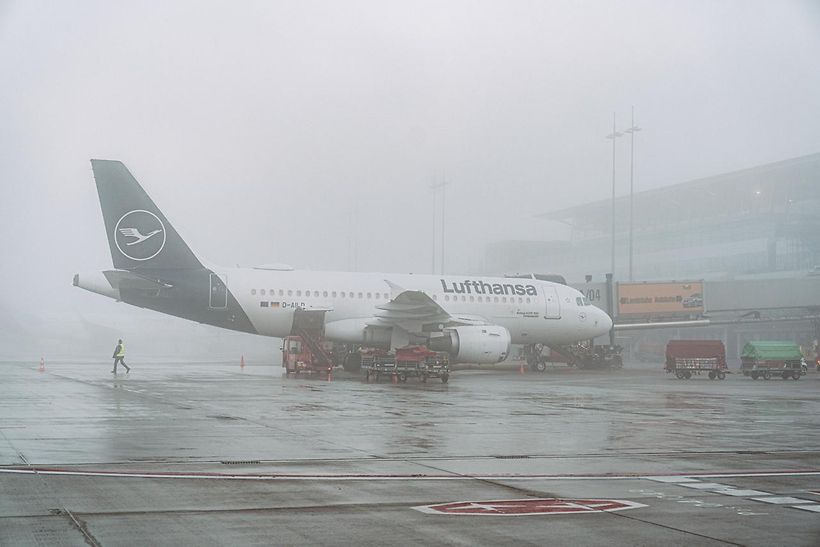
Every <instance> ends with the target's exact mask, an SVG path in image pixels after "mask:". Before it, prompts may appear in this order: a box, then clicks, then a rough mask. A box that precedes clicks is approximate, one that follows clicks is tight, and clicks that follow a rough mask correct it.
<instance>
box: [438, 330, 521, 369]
mask: <svg viewBox="0 0 820 547" xmlns="http://www.w3.org/2000/svg"><path fill="white" fill-rule="evenodd" d="M510 342H511V339H510V332H509V331H508V330H507V329H505V328H504V327H499V326H498V325H489V326H477V327H455V328H452V329H445V330H444V336H437V337H435V338H430V344H429V347H430V349H431V350H433V351H446V352H448V353H449V354H450V357H451V358H452V360H453V362H456V363H478V364H490V363H500V362H501V361H503V360H504V359H506V358H507V355H508V354H509V353H510Z"/></svg>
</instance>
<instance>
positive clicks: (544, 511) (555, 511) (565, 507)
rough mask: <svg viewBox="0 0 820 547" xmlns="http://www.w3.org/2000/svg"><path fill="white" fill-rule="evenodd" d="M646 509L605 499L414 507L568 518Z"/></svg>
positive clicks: (444, 511)
mask: <svg viewBox="0 0 820 547" xmlns="http://www.w3.org/2000/svg"><path fill="white" fill-rule="evenodd" d="M638 507H646V505H644V504H642V503H635V502H633V501H626V500H604V499H559V498H543V499H521V500H490V501H454V502H450V503H438V504H435V505H420V506H418V507H413V509H415V510H417V511H421V512H422V513H429V514H439V515H496V516H523V515H567V514H576V513H603V512H609V511H622V510H624V509H636V508H638Z"/></svg>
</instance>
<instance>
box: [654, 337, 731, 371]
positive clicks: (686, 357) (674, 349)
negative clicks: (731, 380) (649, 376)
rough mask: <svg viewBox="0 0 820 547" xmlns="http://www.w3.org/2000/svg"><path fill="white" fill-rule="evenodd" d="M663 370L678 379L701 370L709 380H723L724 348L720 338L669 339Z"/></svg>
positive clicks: (724, 365) (724, 367)
mask: <svg viewBox="0 0 820 547" xmlns="http://www.w3.org/2000/svg"><path fill="white" fill-rule="evenodd" d="M664 370H666V372H667V373H668V374H674V375H675V376H676V377H677V378H678V379H679V380H683V379H686V380H688V379H689V378H691V377H692V375H693V374H700V373H702V372H707V373H708V374H709V379H710V380H716V379H720V380H725V379H726V370H727V367H726V348H725V347H724V346H723V342H721V341H720V340H670V341H669V342H668V343H667V344H666V366H665V367H664Z"/></svg>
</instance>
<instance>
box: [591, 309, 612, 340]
mask: <svg viewBox="0 0 820 547" xmlns="http://www.w3.org/2000/svg"><path fill="white" fill-rule="evenodd" d="M593 324H594V325H595V336H601V335H602V334H606V333H608V332H609V331H610V329H612V318H610V317H609V315H608V314H607V313H606V312H605V311H604V310H602V309H601V308H595V320H594V321H593Z"/></svg>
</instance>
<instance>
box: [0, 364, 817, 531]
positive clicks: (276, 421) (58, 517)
mask: <svg viewBox="0 0 820 547" xmlns="http://www.w3.org/2000/svg"><path fill="white" fill-rule="evenodd" d="M36 368H37V367H36V365H31V366H29V365H16V364H7V365H2V369H3V381H2V382H0V418H1V419H2V420H1V421H0V491H1V492H3V496H0V544H10V545H27V544H37V543H38V542H42V541H45V542H46V543H48V542H49V541H48V538H54V537H60V538H63V540H61V541H64V543H68V544H82V545H85V544H89V543H90V544H92V545H93V544H98V545H106V544H134V543H180V544H186V543H191V542H193V541H196V542H198V543H202V544H236V543H254V542H258V543H268V544H269V543H300V544H304V543H311V544H338V543H361V544H372V543H377V542H384V541H386V538H388V537H389V538H390V541H391V542H393V543H408V544H409V543H425V544H453V543H469V544H490V543H492V544H498V543H510V542H516V543H524V544H527V543H529V544H545V543H553V544H591V545H596V544H597V545H612V544H619V543H620V544H638V543H644V544H661V543H663V544H681V545H684V544H686V545H691V544H709V543H715V544H719V543H737V544H744V545H746V544H748V545H771V544H784V543H787V544H791V545H812V544H816V543H815V542H816V540H817V538H818V537H820V513H818V512H816V511H815V509H814V507H817V508H818V509H820V495H819V494H817V493H816V492H817V491H820V469H818V468H820V463H818V462H820V433H819V432H820V427H818V426H820V389H819V388H820V374H818V373H815V372H810V373H809V375H807V376H806V377H804V378H803V379H802V380H800V381H798V382H794V381H791V382H782V381H781V382H776V381H769V382H760V381H758V382H751V381H749V380H748V379H745V378H741V377H733V376H730V377H729V378H727V379H726V380H725V381H717V382H715V381H708V380H703V381H699V380H698V381H696V380H692V381H689V382H684V381H679V380H676V379H674V378H671V377H669V376H668V375H665V374H664V373H663V372H662V371H661V370H660V369H659V368H658V369H657V370H656V369H654V368H652V369H650V368H638V367H629V365H627V367H626V368H625V369H624V370H622V371H615V372H612V373H601V372H594V373H585V372H583V371H574V370H572V371H562V372H556V373H547V374H525V375H521V374H518V373H517V372H512V371H491V372H487V371H462V372H457V373H455V374H454V375H453V377H452V379H451V381H450V383H448V384H446V385H443V384H438V383H430V384H420V383H413V382H408V383H407V384H392V383H381V384H365V383H362V382H361V380H360V379H359V378H358V377H356V376H352V375H348V374H345V373H340V374H335V375H334V377H333V381H331V382H327V381H325V380H321V379H311V378H298V379H286V378H283V377H282V376H281V374H280V372H279V369H275V368H272V367H252V366H248V367H245V368H244V369H243V370H240V369H239V368H238V367H237V366H235V365H234V366H231V365H224V366H223V365H206V366H203V365H179V366H169V365H168V364H162V365H160V364H157V365H152V364H150V363H149V364H141V365H140V367H139V368H135V369H134V371H133V372H132V373H131V374H130V375H128V376H125V375H119V376H117V377H116V378H112V377H111V375H110V373H108V375H106V374H105V370H104V367H102V366H84V365H82V364H77V363H74V364H59V363H54V364H51V366H50V367H49V370H48V371H47V372H44V373H38V372H37V370H36ZM66 473H70V474H66ZM716 474H717V475H716ZM527 497H538V498H550V497H561V498H580V499H591V498H607V499H619V500H629V501H631V502H634V503H635V504H636V505H635V507H636V508H632V509H629V510H628V511H623V512H618V513H601V514H599V515H587V516H581V515H571V514H560V515H559V514H555V515H551V516H546V515H539V516H526V517H516V519H513V520H515V523H512V522H510V521H508V520H504V519H502V521H503V522H499V520H498V519H497V518H496V519H495V520H494V521H492V522H490V521H487V520H486V518H488V517H464V516H462V517H458V516H446V517H444V516H440V515H438V516H436V515H431V514H428V513H424V512H419V511H415V510H412V509H411V508H412V507H415V506H421V505H425V504H436V503H444V502H449V501H463V500H476V501H482V500H484V501H486V500H505V499H521V498H527ZM760 500H764V501H760ZM795 500H796V501H795ZM616 515H617V516H616ZM760 516H765V517H766V520H762V519H759V518H757V517H760ZM627 517H628V518H627ZM545 519H546V520H545ZM591 519H592V520H591ZM396 529H399V530H401V534H398V535H397V534H396V533H395V530H396ZM391 531H392V532H391Z"/></svg>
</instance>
